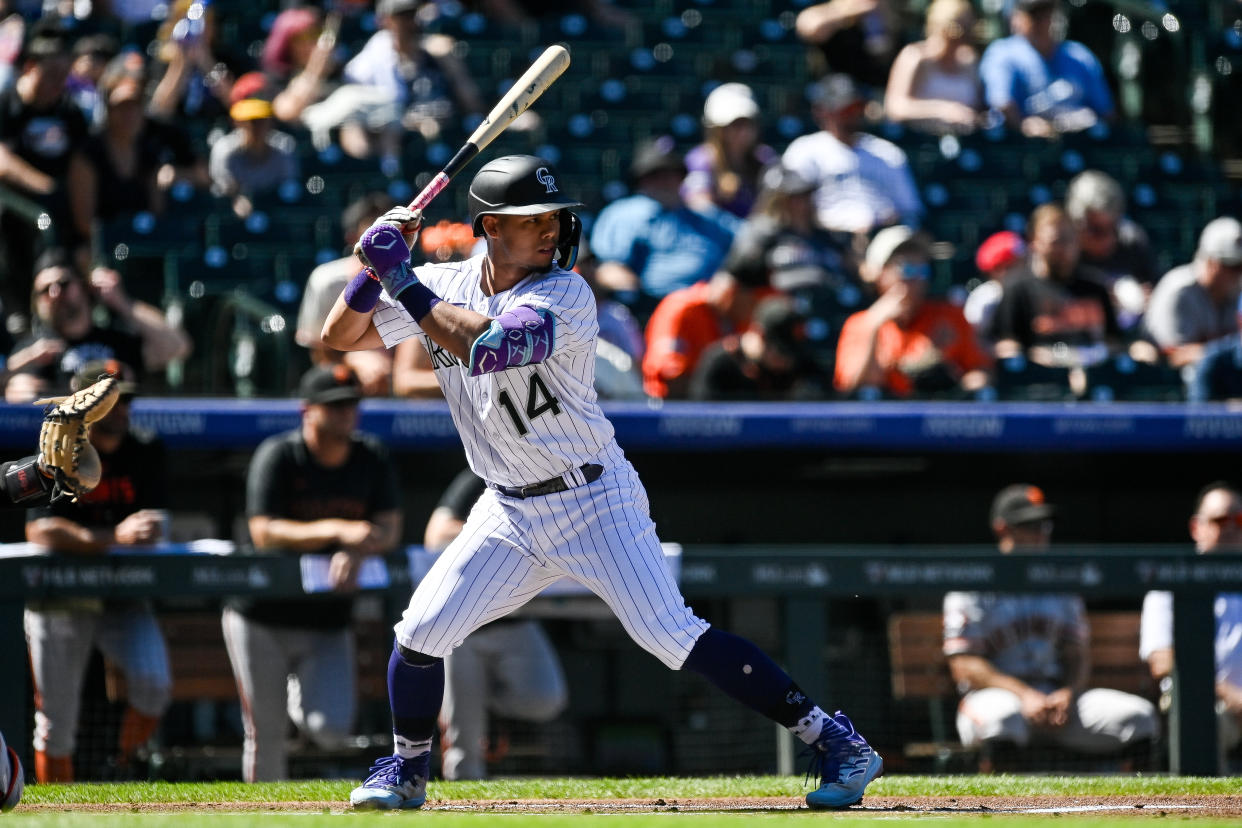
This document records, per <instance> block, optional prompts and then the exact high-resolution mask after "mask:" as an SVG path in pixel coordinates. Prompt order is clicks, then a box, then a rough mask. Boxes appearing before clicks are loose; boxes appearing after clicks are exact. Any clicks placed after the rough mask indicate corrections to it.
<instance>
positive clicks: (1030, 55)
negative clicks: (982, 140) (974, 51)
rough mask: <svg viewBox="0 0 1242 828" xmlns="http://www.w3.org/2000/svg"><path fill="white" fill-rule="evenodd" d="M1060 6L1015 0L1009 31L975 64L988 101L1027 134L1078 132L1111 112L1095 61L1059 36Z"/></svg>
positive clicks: (1049, 0) (1046, 0) (1044, 0)
mask: <svg viewBox="0 0 1242 828" xmlns="http://www.w3.org/2000/svg"><path fill="white" fill-rule="evenodd" d="M1059 5H1060V3H1059V0H1014V2H1013V4H1012V11H1011V13H1010V18H1009V25H1010V29H1011V30H1012V32H1013V34H1012V35H1011V36H1010V37H1006V38H1002V39H1000V40H996V41H993V42H992V43H991V44H990V45H989V46H988V48H987V49H986V50H985V51H984V53H983V58H982V59H981V60H980V63H979V74H980V75H981V76H982V78H983V91H984V98H985V99H986V101H987V105H988V106H989V107H990V108H991V109H993V110H995V111H997V112H999V113H1001V114H1002V115H1003V116H1004V118H1005V122H1006V123H1007V124H1008V125H1009V126H1010V127H1011V128H1014V129H1020V130H1021V132H1022V134H1023V135H1027V136H1030V137H1042V138H1049V137H1052V136H1054V135H1057V134H1059V133H1062V132H1078V131H1080V130H1083V129H1087V128H1089V127H1091V126H1093V125H1095V124H1096V123H1097V122H1098V121H1101V120H1110V119H1112V117H1113V115H1114V107H1113V97H1112V93H1111V92H1109V89H1108V83H1107V81H1106V80H1105V78H1104V69H1103V67H1102V66H1101V65H1100V61H1099V59H1097V58H1096V56H1095V55H1094V54H1092V52H1091V50H1090V49H1088V48H1087V47H1086V46H1084V45H1083V44H1081V43H1078V42H1076V41H1073V40H1062V39H1061V37H1060V35H1059V33H1058V31H1057V29H1058V27H1057V26H1056V25H1055V18H1056V16H1057V14H1056V13H1057V11H1058V7H1059Z"/></svg>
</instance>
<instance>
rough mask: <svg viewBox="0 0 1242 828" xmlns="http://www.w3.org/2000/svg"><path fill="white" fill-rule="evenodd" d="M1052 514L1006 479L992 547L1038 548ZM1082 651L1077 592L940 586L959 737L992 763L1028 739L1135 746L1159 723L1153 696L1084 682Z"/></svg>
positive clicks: (995, 505)
mask: <svg viewBox="0 0 1242 828" xmlns="http://www.w3.org/2000/svg"><path fill="white" fill-rule="evenodd" d="M1055 515H1056V509H1055V507H1054V506H1053V505H1052V504H1051V503H1049V502H1048V501H1047V498H1046V497H1045V496H1044V493H1043V491H1042V490H1041V489H1039V488H1038V487H1036V486H1032V485H1030V484H1027V483H1017V484H1014V485H1011V486H1006V487H1005V488H1003V489H1001V490H1000V491H999V492H998V493H997V494H996V497H995V498H994V499H993V501H992V510H991V515H990V519H991V524H992V531H993V533H994V534H995V536H996V545H997V549H998V550H999V551H1000V552H1001V553H1002V554H1006V555H1008V554H1011V553H1013V552H1022V553H1033V552H1042V551H1046V550H1047V549H1048V547H1049V545H1050V543H1051V538H1052V525H1053V518H1054V517H1055ZM1090 652H1091V628H1090V626H1089V625H1088V623H1087V613H1086V608H1085V606H1084V604H1083V601H1082V598H1081V597H1080V596H1078V595H1074V594H1069V593H1065V594H1054V593H1030V594H1005V593H985V592H950V593H947V594H946V595H945V597H944V654H945V656H946V658H947V659H948V663H949V673H950V674H951V675H952V677H953V681H954V683H955V684H956V685H957V687H959V688H962V689H963V691H964V695H963V696H962V700H961V703H960V704H959V705H958V711H957V732H958V735H959V736H960V737H961V740H962V744H964V745H977V746H981V747H983V748H984V749H985V755H986V756H987V757H988V758H989V759H990V761H992V762H993V768H994V769H1002V768H1003V767H1004V765H1006V764H1008V763H1009V762H1012V761H1015V760H1017V759H1018V758H1019V754H1018V753H1017V752H1018V751H1025V749H1026V748H1028V747H1029V746H1031V745H1036V744H1039V745H1055V746H1058V747H1061V748H1065V749H1068V750H1072V751H1075V752H1079V753H1088V754H1097V755H1098V754H1120V753H1121V752H1123V751H1127V752H1130V753H1131V755H1133V756H1143V755H1144V754H1145V751H1143V750H1142V745H1143V744H1144V743H1147V744H1150V740H1152V739H1154V738H1156V736H1158V735H1159V732H1160V719H1159V716H1158V715H1157V713H1156V708H1155V705H1153V704H1152V703H1151V702H1149V701H1148V700H1147V699H1144V698H1141V697H1139V696H1135V695H1132V694H1130V693H1123V692H1121V691H1120V690H1111V689H1107V688H1098V687H1097V688H1092V687H1090V686H1089V681H1090V677H1091V662H1090V657H1089V654H1090ZM998 766H999V768H998Z"/></svg>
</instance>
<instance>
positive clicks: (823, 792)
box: [806, 710, 884, 810]
mask: <svg viewBox="0 0 1242 828" xmlns="http://www.w3.org/2000/svg"><path fill="white" fill-rule="evenodd" d="M832 719H833V721H835V722H836V723H837V724H839V725H840V726H841V727H842V728H843V729H844V730H845V732H846V733H845V735H844V736H841V735H836V734H831V735H830V734H827V733H826V734H824V736H823V737H821V738H820V740H819V741H818V742H816V744H815V748H814V749H815V755H814V757H813V759H812V762H811V768H812V770H813V771H817V772H818V774H819V776H820V777H821V779H822V780H823V781H822V782H821V784H820V786H819V788H817V789H816V790H813V791H811V792H810V793H809V794H807V795H806V804H807V805H809V806H810V807H811V808H814V809H816V810H823V809H828V808H848V807H849V806H850V805H854V804H857V803H858V802H860V801H861V800H862V798H863V792H864V791H865V790H866V789H867V785H868V784H870V782H871V780H872V779H875V778H876V777H877V776H879V775H880V774H881V773H883V771H884V760H883V759H881V758H880V754H878V753H876V752H875V751H874V750H872V749H871V745H869V744H867V740H866V739H864V738H863V737H862V734H861V733H859V732H858V731H857V730H855V729H854V723H853V722H851V721H850V720H849V717H848V716H846V715H845V714H844V713H842V712H841V711H840V710H838V711H837V712H836V713H835V714H834V715H833V717H832Z"/></svg>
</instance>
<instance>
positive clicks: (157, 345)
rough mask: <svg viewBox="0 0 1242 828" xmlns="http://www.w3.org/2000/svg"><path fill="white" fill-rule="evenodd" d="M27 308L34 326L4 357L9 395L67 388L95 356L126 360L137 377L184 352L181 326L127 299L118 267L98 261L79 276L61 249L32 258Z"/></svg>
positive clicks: (24, 397) (186, 344) (26, 397)
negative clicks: (33, 275)
mask: <svg viewBox="0 0 1242 828" xmlns="http://www.w3.org/2000/svg"><path fill="white" fill-rule="evenodd" d="M30 308H31V319H32V320H33V322H34V324H33V329H32V330H31V332H30V334H29V335H28V336H27V337H25V338H24V339H23V340H21V341H19V342H18V343H17V344H16V346H15V347H14V350H13V352H12V353H11V354H9V357H8V366H7V368H8V371H9V377H8V381H7V383H6V385H5V400H6V401H7V402H30V401H31V400H33V399H35V398H37V397H40V396H51V395H56V394H65V393H68V392H69V384H70V380H71V379H72V378H73V375H74V374H75V373H77V372H78V371H79V370H80V369H81V368H82V366H83V365H85V364H86V363H87V362H90V361H92V360H99V359H104V360H108V359H111V360H117V361H119V362H121V363H124V364H125V365H128V366H131V367H132V369H133V371H134V374H135V379H136V380H137V381H139V382H149V381H150V380H152V379H153V376H152V375H153V374H154V373H155V372H158V371H160V370H162V369H163V368H164V367H165V366H167V365H168V363H169V362H171V361H172V360H174V359H181V358H183V357H185V356H186V355H187V354H189V352H190V347H191V343H190V339H189V337H188V336H186V334H185V332H184V331H182V330H181V328H180V327H178V326H176V325H173V324H171V323H170V322H169V321H168V319H167V318H166V317H165V316H164V312H163V311H162V310H160V309H159V308H157V307H155V306H154V305H150V304H148V303H146V302H142V301H139V300H136V299H133V298H132V297H131V296H130V295H129V294H128V293H127V292H126V290H125V286H124V285H123V284H122V281H121V276H120V274H119V273H117V272H116V271H115V270H112V269H110V268H105V267H97V268H95V269H94V270H92V271H91V273H90V275H89V276H85V275H83V274H82V272H81V271H79V270H78V269H77V267H76V266H75V264H74V262H73V261H72V260H71V258H70V257H69V254H68V252H67V251H66V250H64V249H61V248H50V249H48V250H46V251H44V253H43V254H42V255H40V257H39V259H38V261H37V262H36V268H35V279H34V286H33V288H32V290H31V296H30ZM97 315H98V316H103V317H106V321H105V322H102V323H101V322H100V321H99V320H98V319H97Z"/></svg>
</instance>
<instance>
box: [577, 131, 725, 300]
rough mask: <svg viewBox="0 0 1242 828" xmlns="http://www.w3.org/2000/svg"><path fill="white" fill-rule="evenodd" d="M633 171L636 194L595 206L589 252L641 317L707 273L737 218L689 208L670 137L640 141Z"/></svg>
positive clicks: (605, 282) (602, 279)
mask: <svg viewBox="0 0 1242 828" xmlns="http://www.w3.org/2000/svg"><path fill="white" fill-rule="evenodd" d="M630 175H631V177H632V178H633V180H634V182H635V189H636V192H635V194H634V195H631V196H627V197H625V198H622V199H618V200H617V201H615V202H613V203H612V204H609V205H608V206H607V207H605V208H604V209H603V210H601V211H600V214H599V216H598V217H597V218H596V220H595V226H594V228H593V229H592V231H591V249H592V250H593V251H594V253H595V258H596V259H597V260H598V262H599V265H598V268H597V270H596V280H597V281H598V282H599V284H600V286H601V287H603V288H604V289H606V290H609V291H612V293H613V295H614V296H615V297H616V298H617V299H618V300H619V301H621V302H623V303H624V304H626V305H628V306H630V307H631V308H633V309H634V310H635V311H636V312H637V313H639V315H640V316H646V314H647V313H649V312H650V310H651V309H653V308H654V307H655V305H656V303H657V302H658V301H659V300H660V299H661V298H663V297H664V296H667V295H668V294H669V293H672V292H673V291H674V290H677V289H678V288H683V287H688V286H690V285H692V284H694V283H695V282H702V281H706V280H707V279H710V278H711V276H712V274H714V273H715V272H716V269H717V268H718V267H719V266H720V264H721V262H723V261H724V258H725V255H726V254H727V253H728V252H729V247H730V245H731V244H732V243H733V236H734V234H735V233H736V232H737V228H738V227H739V226H740V224H741V219H739V218H738V217H737V216H734V215H733V214H731V213H728V212H726V211H725V210H722V209H720V208H719V207H714V206H710V205H709V206H704V207H700V208H698V209H691V208H690V207H688V206H687V205H686V204H685V202H684V201H682V198H681V193H680V191H679V188H680V186H681V182H682V180H683V179H684V178H685V176H686V165H685V163H684V162H683V160H682V158H681V155H680V154H678V153H677V152H676V150H675V149H674V147H673V142H672V139H670V138H667V137H662V138H658V139H655V140H654V141H651V142H647V143H645V144H644V145H641V146H640V147H639V148H638V150H637V151H636V152H635V155H634V161H633V163H632V164H631V168H630ZM645 312H646V313H645Z"/></svg>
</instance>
